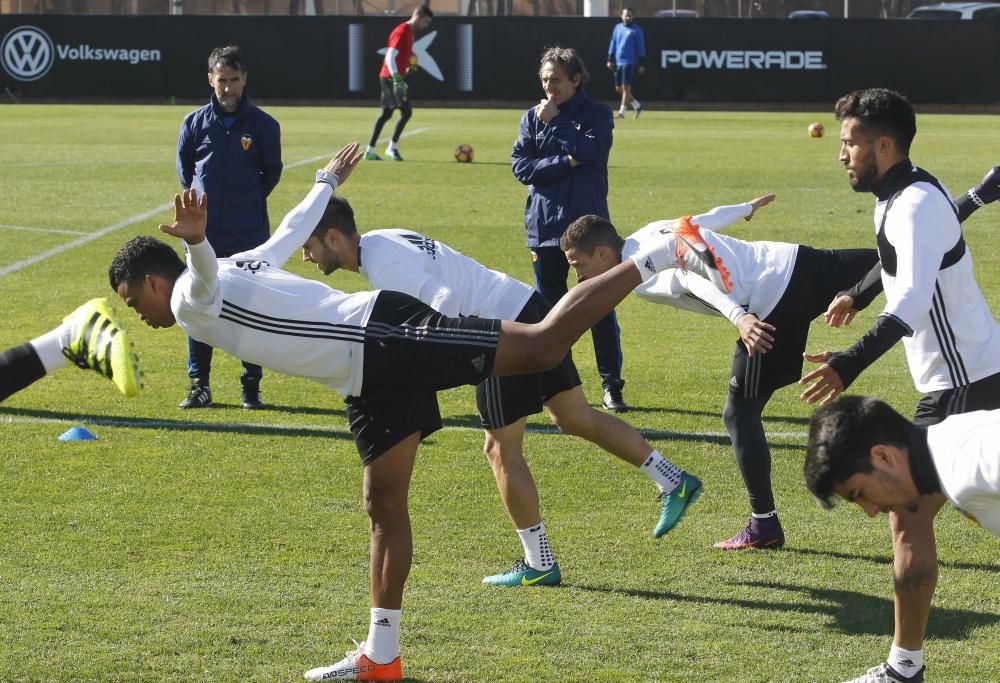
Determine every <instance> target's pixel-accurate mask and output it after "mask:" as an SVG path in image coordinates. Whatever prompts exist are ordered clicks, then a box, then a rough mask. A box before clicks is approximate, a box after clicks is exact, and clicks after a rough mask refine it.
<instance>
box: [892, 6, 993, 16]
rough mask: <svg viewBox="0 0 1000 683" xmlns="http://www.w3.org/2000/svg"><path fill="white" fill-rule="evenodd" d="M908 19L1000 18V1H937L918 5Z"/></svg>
mask: <svg viewBox="0 0 1000 683" xmlns="http://www.w3.org/2000/svg"><path fill="white" fill-rule="evenodd" d="M906 18H907V19H1000V2H937V3H934V4H933V5H924V6H923V7H918V8H916V9H915V10H913V11H912V12H910V13H909V15H907V17H906Z"/></svg>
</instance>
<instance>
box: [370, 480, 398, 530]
mask: <svg viewBox="0 0 1000 683" xmlns="http://www.w3.org/2000/svg"><path fill="white" fill-rule="evenodd" d="M364 500H365V512H366V513H368V518H369V519H370V520H371V521H372V524H375V525H381V526H392V525H393V524H395V523H396V522H398V521H399V520H401V519H405V517H406V493H405V491H404V492H400V491H399V490H398V487H395V486H379V485H377V484H368V485H366V486H365V493H364Z"/></svg>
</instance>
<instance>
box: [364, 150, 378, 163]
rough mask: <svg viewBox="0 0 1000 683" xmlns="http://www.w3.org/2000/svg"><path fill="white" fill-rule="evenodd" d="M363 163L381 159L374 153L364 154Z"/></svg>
mask: <svg viewBox="0 0 1000 683" xmlns="http://www.w3.org/2000/svg"><path fill="white" fill-rule="evenodd" d="M365 161H382V157H380V156H379V155H378V154H376V153H375V152H365Z"/></svg>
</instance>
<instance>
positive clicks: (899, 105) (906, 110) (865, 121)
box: [833, 88, 917, 155]
mask: <svg viewBox="0 0 1000 683" xmlns="http://www.w3.org/2000/svg"><path fill="white" fill-rule="evenodd" d="M833 111H834V113H835V114H836V115H837V120H838V121H843V120H844V119H851V118H855V119H858V121H860V123H861V128H862V129H863V130H872V131H875V132H876V133H879V134H881V135H888V136H889V137H891V138H892V139H893V140H895V141H896V145H897V146H898V147H899V149H900V151H901V152H902V153H903V154H906V155H909V153H910V144H911V143H912V142H913V138H914V136H915V135H916V134H917V115H916V113H914V111H913V105H911V104H910V102H909V101H908V100H907V99H906V98H905V97H904V96H903V95H900V94H899V93H898V92H895V91H893V90H886V89H885V88H868V89H866V90H855V91H854V92H850V93H847V94H846V95H844V96H843V97H841V98H840V99H839V100H837V104H836V105H835V106H834V108H833Z"/></svg>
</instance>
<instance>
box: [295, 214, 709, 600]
mask: <svg viewBox="0 0 1000 683" xmlns="http://www.w3.org/2000/svg"><path fill="white" fill-rule="evenodd" d="M303 227H304V231H307V230H308V227H306V226H303ZM304 237H308V239H305V246H303V248H302V258H303V259H304V260H306V261H309V262H313V263H315V264H316V265H317V267H318V268H319V269H320V271H322V272H323V274H325V275H329V274H330V273H332V272H333V271H335V270H337V269H339V268H343V269H345V270H349V271H352V272H355V273H357V272H360V273H362V274H363V275H364V276H365V277H367V278H368V281H369V282H370V283H371V285H372V286H373V287H375V288H377V289H391V290H396V291H400V292H405V293H407V294H410V295H411V296H414V297H416V298H418V299H420V300H421V301H423V302H424V303H425V304H427V305H428V306H430V307H432V308H433V309H435V310H436V311H440V312H441V313H444V314H445V315H448V316H475V317H478V318H498V319H500V320H515V321H517V322H522V323H534V322H538V321H540V320H542V319H543V318H544V317H545V314H546V313H547V312H548V310H549V305H548V304H547V302H546V301H545V299H544V298H543V297H542V295H541V294H540V293H538V292H536V291H535V290H534V289H532V288H531V287H529V286H528V285H526V284H524V283H523V282H519V281H518V280H515V279H514V278H512V277H510V276H508V275H506V274H504V273H499V272H497V271H495V270H490V269H489V268H487V267H486V266H483V265H482V264H480V263H478V262H476V261H474V260H473V259H471V258H469V257H467V256H465V255H463V254H461V253H459V252H457V251H455V250H454V249H452V248H450V247H449V246H448V245H446V244H443V243H441V242H438V241H436V240H433V239H431V238H429V237H425V236H424V235H421V234H419V233H416V232H413V231H412V230H395V229H394V230H373V231H370V232H366V233H365V234H364V235H362V234H360V233H359V232H358V230H357V225H356V222H355V218H354V210H353V209H352V208H351V205H350V204H349V203H348V202H347V200H345V199H344V198H342V197H339V196H334V197H331V198H330V203H329V205H328V206H327V208H326V212H325V213H324V214H323V217H322V219H321V220H320V221H319V224H318V225H316V226H315V229H313V230H312V232H311V233H309V232H304ZM476 404H477V406H478V408H479V416H480V421H481V423H482V426H483V429H484V430H486V443H485V445H484V447H483V449H484V451H485V453H486V457H487V458H488V460H489V462H490V466H491V467H492V469H493V475H494V477H495V478H496V482H497V487H498V488H499V489H500V495H501V498H502V499H503V502H504V506H505V507H506V508H507V513H508V514H509V515H510V517H511V520H512V521H513V522H514V528H515V529H516V531H517V535H518V537H519V538H520V539H521V544H522V546H523V548H524V558H523V559H520V560H517V561H516V562H515V563H514V566H513V567H512V568H511V569H509V570H508V571H505V572H502V573H500V574H496V575H494V576H487V577H486V578H485V579H483V582H484V583H487V584H491V585H502V586H534V585H555V584H558V583H559V582H560V580H561V572H560V569H559V564H558V563H557V562H556V560H555V554H554V553H553V552H552V548H551V546H550V545H549V542H548V537H547V534H546V530H545V524H544V522H543V521H542V518H541V513H540V511H539V500H538V489H537V487H536V486H535V481H534V479H533V478H532V476H531V471H530V470H529V469H528V464H527V463H526V462H525V460H524V451H523V446H524V430H525V426H526V423H527V419H528V418H527V416H528V415H534V414H536V413H539V412H541V411H542V408H543V407H544V408H545V410H546V412H547V413H548V415H549V417H550V419H551V420H552V421H553V422H554V423H555V424H556V425H557V426H558V427H559V429H560V430H561V431H562V432H564V433H568V434H574V435H576V436H580V437H583V438H584V439H587V440H588V441H590V442H591V443H594V444H597V445H598V446H601V447H602V448H604V449H606V450H607V451H608V452H610V453H612V454H613V455H616V456H617V457H619V458H621V459H622V460H625V461H626V462H629V463H631V464H632V465H633V466H635V467H637V468H639V470H640V471H641V472H642V473H643V474H645V475H646V476H648V477H649V478H650V479H651V480H652V482H653V483H654V484H655V485H656V486H657V489H658V492H659V495H660V500H661V506H660V518H659V521H658V522H657V524H656V526H655V528H654V529H653V536H654V537H656V538H659V537H660V536H663V535H664V534H666V533H667V532H668V531H670V529H672V528H673V527H674V525H676V524H677V522H678V521H679V520H680V518H681V515H682V514H683V513H684V511H685V510H686V508H687V507H688V505H690V504H691V503H692V502H694V501H695V500H697V498H698V496H699V495H700V494H701V482H700V481H699V480H698V479H697V478H696V477H693V476H691V475H690V474H687V473H685V472H683V471H681V470H680V468H678V467H677V466H675V465H673V464H672V463H671V462H670V461H668V460H667V459H665V458H664V457H663V456H662V455H661V454H660V452H659V451H657V450H655V449H653V447H652V446H650V445H649V443H647V442H646V440H645V439H643V438H642V435H641V434H639V432H638V431H637V430H636V429H635V428H633V427H632V426H631V425H629V424H627V423H625V422H623V421H622V420H620V419H618V418H617V417H614V416H613V415H609V414H607V413H604V412H601V411H598V410H595V409H594V408H593V407H592V406H591V405H590V404H589V403H587V399H586V397H585V396H584V394H583V389H582V387H581V386H580V376H579V374H578V373H577V371H576V367H575V366H574V364H573V359H572V357H571V355H570V354H567V355H566V356H565V357H564V358H563V359H562V361H561V362H560V363H559V365H557V366H556V367H555V368H553V369H551V370H547V371H545V372H543V373H537V374H531V375H516V376H513V377H493V378H490V379H487V380H486V381H484V382H481V383H480V384H478V385H477V386H476Z"/></svg>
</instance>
